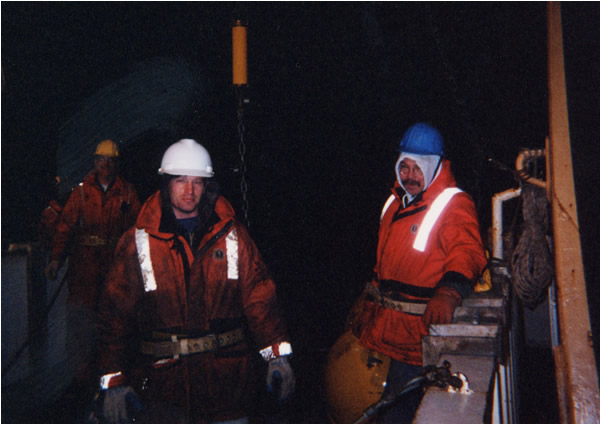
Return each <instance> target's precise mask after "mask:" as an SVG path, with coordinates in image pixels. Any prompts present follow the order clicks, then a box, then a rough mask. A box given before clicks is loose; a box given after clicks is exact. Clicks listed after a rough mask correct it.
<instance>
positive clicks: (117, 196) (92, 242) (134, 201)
mask: <svg viewBox="0 0 600 424" xmlns="http://www.w3.org/2000/svg"><path fill="white" fill-rule="evenodd" d="M139 210H140V202H139V200H138V196H137V193H136V191H135V188H134V187H133V185H132V184H130V183H129V182H127V181H125V180H124V179H123V178H121V177H117V178H116V179H115V181H114V182H113V183H112V184H111V185H110V186H109V187H108V189H107V190H106V192H104V190H103V188H102V186H101V185H100V184H99V183H98V182H97V180H96V174H95V171H92V172H90V173H89V174H88V175H87V176H86V177H85V179H84V180H83V182H82V183H80V184H79V185H78V186H77V187H75V188H74V189H73V191H72V192H71V195H70V196H69V199H68V200H67V203H66V204H65V207H64V209H63V211H62V213H61V216H60V220H59V222H58V224H57V226H56V230H55V234H54V239H53V245H52V251H51V253H50V260H59V261H62V260H63V259H64V258H65V257H66V256H68V255H70V259H69V269H68V271H67V272H68V282H69V302H70V303H80V304H83V305H85V306H87V307H88V308H91V309H94V310H95V308H96V304H97V301H98V293H99V291H100V290H101V288H102V283H103V279H104V277H105V276H106V273H107V271H108V266H109V263H110V258H111V255H112V252H113V251H114V249H115V246H116V245H117V241H118V240H119V237H121V235H122V234H123V232H125V230H126V229H127V228H129V227H131V226H132V225H133V224H134V222H135V219H136V217H137V214H138V212H139Z"/></svg>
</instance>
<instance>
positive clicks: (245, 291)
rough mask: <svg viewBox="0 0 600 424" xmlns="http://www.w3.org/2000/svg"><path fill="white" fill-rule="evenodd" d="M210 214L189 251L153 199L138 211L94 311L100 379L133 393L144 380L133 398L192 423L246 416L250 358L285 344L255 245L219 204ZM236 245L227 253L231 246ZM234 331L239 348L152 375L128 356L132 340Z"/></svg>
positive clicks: (140, 360)
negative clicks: (143, 245) (148, 276)
mask: <svg viewBox="0 0 600 424" xmlns="http://www.w3.org/2000/svg"><path fill="white" fill-rule="evenodd" d="M169 212H170V211H169ZM215 213H216V217H215V222H214V223H213V225H212V226H211V227H210V228H209V230H208V232H207V234H205V235H204V236H202V240H201V241H200V243H199V245H198V247H197V248H196V249H195V251H192V248H191V247H190V245H189V244H188V243H187V241H186V240H185V238H184V237H183V236H182V235H180V234H178V232H177V230H176V225H177V224H176V222H175V218H174V216H172V215H171V214H163V212H162V210H161V199H160V192H157V193H155V194H154V195H152V196H151V197H150V198H149V199H148V201H147V202H146V203H145V204H144V206H143V207H142V211H141V212H140V215H139V217H138V220H137V224H136V228H132V229H130V230H129V231H127V232H126V233H125V234H124V235H123V237H122V238H121V240H120V242H119V245H118V247H117V250H116V252H115V261H114V263H113V266H112V268H111V270H110V272H109V276H108V278H107V286H106V292H105V296H104V297H103V300H102V302H101V308H100V309H101V310H100V316H101V321H102V322H103V333H102V336H101V338H102V340H103V342H104V344H105V349H103V352H102V353H101V357H100V368H101V369H102V370H103V374H107V373H113V372H117V371H123V372H124V373H126V374H128V375H129V377H130V379H131V380H132V386H133V387H134V388H135V389H136V390H138V391H139V390H140V389H139V385H138V384H137V381H138V380H139V378H140V377H141V378H146V379H147V381H146V383H145V390H143V391H142V392H143V393H140V394H141V395H142V397H143V398H144V399H145V400H146V401H150V402H156V401H160V402H167V403H169V404H171V405H175V406H177V407H180V408H182V409H183V410H184V411H186V412H187V413H189V414H191V415H192V416H193V417H204V418H208V419H211V420H225V419H233V418H236V417H242V416H245V415H247V413H248V410H249V409H250V408H251V406H252V403H251V402H252V393H253V391H255V389H254V384H255V381H254V379H253V377H254V375H253V374H254V370H253V364H255V362H254V361H255V360H256V358H259V356H258V355H256V352H257V350H258V349H262V348H264V347H267V346H270V345H273V344H276V343H278V342H281V341H285V340H287V336H286V327H285V324H284V321H283V318H282V314H281V313H280V310H279V308H278V306H277V301H276V288H275V284H274V282H273V281H272V280H271V277H270V276H269V273H268V271H267V269H266V266H265V264H264V263H263V261H262V258H261V255H260V253H259V252H258V250H257V248H256V246H255V244H254V242H253V241H252V240H251V238H250V236H249V235H248V232H247V231H246V229H245V228H244V226H243V225H241V224H240V223H239V222H238V221H237V220H236V218H235V216H234V211H233V209H232V208H231V205H230V204H229V202H228V201H227V200H225V199H224V198H223V197H219V198H218V200H217V202H216V206H215ZM163 215H166V216H163ZM136 229H137V231H138V237H139V234H140V230H144V231H143V232H142V234H143V233H145V234H147V238H146V240H148V241H149V252H150V260H151V263H152V274H153V275H154V279H153V281H154V282H155V284H150V283H149V282H148V280H144V277H143V276H142V272H141V265H140V262H139V258H138V253H139V251H138V249H137V248H136ZM236 239H237V244H236V245H237V247H236V248H235V249H234V248H232V246H231V244H230V243H232V241H235V240H236ZM138 240H139V239H138ZM138 242H139V241H138ZM236 252H237V255H236V254H235V253H236ZM236 256H237V261H236V260H235V257H236ZM236 262H237V264H236ZM240 327H242V328H244V329H245V330H246V334H247V336H248V337H247V339H246V340H245V341H243V342H241V343H237V344H235V345H232V346H228V347H223V348H220V349H219V350H218V351H216V352H204V353H195V354H192V355H188V356H181V357H180V358H179V360H177V361H174V362H175V363H174V364H172V365H170V366H169V367H167V368H165V369H163V368H156V363H155V361H156V358H153V357H151V356H135V355H133V356H132V352H134V353H135V352H136V351H138V343H139V342H140V339H148V335H149V334H150V333H152V332H153V331H161V332H166V333H171V334H173V333H176V334H187V335H191V336H192V337H202V336H203V335H206V334H210V333H217V334H218V333H221V332H225V331H231V330H234V329H236V328H240ZM253 351H255V353H254V354H252V352H253ZM172 362H173V361H172ZM152 364H154V367H153V366H152Z"/></svg>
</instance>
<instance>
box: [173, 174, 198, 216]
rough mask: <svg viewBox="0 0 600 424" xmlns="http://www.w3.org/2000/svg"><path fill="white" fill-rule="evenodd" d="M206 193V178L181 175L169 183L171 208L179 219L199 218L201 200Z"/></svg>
mask: <svg viewBox="0 0 600 424" xmlns="http://www.w3.org/2000/svg"><path fill="white" fill-rule="evenodd" d="M203 192H204V178H202V177H192V176H189V175H180V176H178V177H175V178H173V179H172V180H171V181H169V196H170V198H171V206H172V207H173V212H175V217H176V218H177V219H182V218H193V217H195V216H198V206H199V205H200V198H201V197H202V193H203Z"/></svg>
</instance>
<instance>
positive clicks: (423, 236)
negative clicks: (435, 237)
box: [413, 187, 462, 252]
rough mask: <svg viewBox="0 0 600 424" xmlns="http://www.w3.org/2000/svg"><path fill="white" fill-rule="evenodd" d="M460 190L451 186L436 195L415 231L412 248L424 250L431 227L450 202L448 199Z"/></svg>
mask: <svg viewBox="0 0 600 424" xmlns="http://www.w3.org/2000/svg"><path fill="white" fill-rule="evenodd" d="M460 192H462V190H461V189H459V188H456V187H451V188H447V189H445V190H444V191H442V192H441V193H440V194H439V195H438V197H436V199H435V200H434V201H433V203H432V205H431V208H430V209H429V210H428V211H427V214H426V215H425V218H424V219H423V222H422V223H421V227H420V228H419V232H418V233H417V237H416V238H415V242H414V243H413V248H414V249H415V250H418V251H419V252H424V251H425V247H426V246H427V240H428V239H429V234H430V233H431V229H432V228H433V226H434V225H435V223H436V221H437V220H438V218H439V217H440V215H441V214H442V212H443V211H444V208H445V207H446V205H448V202H450V199H452V197H454V195H455V194H457V193H460Z"/></svg>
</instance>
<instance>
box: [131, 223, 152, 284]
mask: <svg viewBox="0 0 600 424" xmlns="http://www.w3.org/2000/svg"><path fill="white" fill-rule="evenodd" d="M135 247H136V249H137V254H138V261H139V263H140V270H141V271H142V277H143V279H144V290H145V291H146V292H150V291H154V290H156V278H154V269H153V268H152V260H151V259H150V238H149V236H148V233H147V232H146V231H145V230H143V229H139V228H136V229H135Z"/></svg>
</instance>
